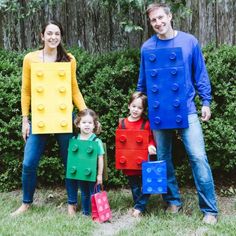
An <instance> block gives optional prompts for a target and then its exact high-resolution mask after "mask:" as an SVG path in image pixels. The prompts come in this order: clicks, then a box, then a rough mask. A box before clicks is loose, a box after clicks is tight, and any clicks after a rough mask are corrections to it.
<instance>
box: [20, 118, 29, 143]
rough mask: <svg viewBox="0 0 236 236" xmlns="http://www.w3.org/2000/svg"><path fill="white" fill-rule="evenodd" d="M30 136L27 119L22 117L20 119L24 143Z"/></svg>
mask: <svg viewBox="0 0 236 236" xmlns="http://www.w3.org/2000/svg"><path fill="white" fill-rule="evenodd" d="M29 134H30V124H29V120H28V117H23V119H22V137H23V139H24V141H25V142H26V139H27V138H28V137H29Z"/></svg>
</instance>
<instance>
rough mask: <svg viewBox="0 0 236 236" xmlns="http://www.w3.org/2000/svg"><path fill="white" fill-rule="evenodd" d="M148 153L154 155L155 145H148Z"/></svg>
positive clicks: (155, 151) (155, 152)
mask: <svg viewBox="0 0 236 236" xmlns="http://www.w3.org/2000/svg"><path fill="white" fill-rule="evenodd" d="M148 153H149V155H155V154H157V150H156V147H155V146H153V145H150V146H148Z"/></svg>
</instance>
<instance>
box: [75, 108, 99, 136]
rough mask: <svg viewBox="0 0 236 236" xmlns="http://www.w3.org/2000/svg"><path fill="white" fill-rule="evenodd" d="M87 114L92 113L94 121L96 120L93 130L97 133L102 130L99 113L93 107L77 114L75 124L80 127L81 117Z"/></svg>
mask: <svg viewBox="0 0 236 236" xmlns="http://www.w3.org/2000/svg"><path fill="white" fill-rule="evenodd" d="M87 115H90V116H91V117H92V118H93V122H94V130H93V132H94V133H95V134H99V133H100V132H101V124H100V122H99V121H98V116H97V114H96V113H95V111H93V110H92V109H84V110H82V111H80V112H79V113H78V114H77V116H76V118H75V121H74V124H75V126H76V127H78V126H79V123H80V120H81V118H82V117H84V116H87Z"/></svg>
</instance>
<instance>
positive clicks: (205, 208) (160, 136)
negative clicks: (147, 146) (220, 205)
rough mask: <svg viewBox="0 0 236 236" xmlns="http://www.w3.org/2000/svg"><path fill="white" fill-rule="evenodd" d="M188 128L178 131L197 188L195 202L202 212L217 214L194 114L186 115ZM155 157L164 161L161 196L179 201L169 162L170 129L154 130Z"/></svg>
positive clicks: (201, 137) (169, 201)
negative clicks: (164, 189) (165, 179)
mask: <svg viewBox="0 0 236 236" xmlns="http://www.w3.org/2000/svg"><path fill="white" fill-rule="evenodd" d="M188 121H189V128H187V129H180V130H179V134H180V136H181V138H182V141H183V143H184V146H185V149H186V152H187V154H188V156H189V160H190V165H191V167H192V172H193V177H194V181H195V185H196V188H197V192H198V198H199V206H200V209H201V211H202V212H203V214H211V215H217V213H218V210H217V203H216V195H215V190H214V182H213V178H212V173H211V168H210V166H209V163H208V160H207V156H206V152H205V145H204V140H203V134H202V128H201V125H200V122H199V119H198V116H197V114H191V115H189V116H188ZM153 134H154V138H155V140H156V143H157V156H158V159H159V160H166V162H167V194H163V199H164V201H166V202H167V203H168V204H169V205H177V206H180V205H182V202H181V200H180V194H179V188H178V184H177V181H176V177H175V170H174V166H173V162H172V134H173V130H154V131H153Z"/></svg>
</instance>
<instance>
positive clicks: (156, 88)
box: [152, 85, 159, 93]
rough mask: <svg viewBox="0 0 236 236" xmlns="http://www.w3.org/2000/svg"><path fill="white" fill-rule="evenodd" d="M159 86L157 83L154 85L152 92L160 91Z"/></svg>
mask: <svg viewBox="0 0 236 236" xmlns="http://www.w3.org/2000/svg"><path fill="white" fill-rule="evenodd" d="M158 90H159V89H158V87H157V85H153V87H152V92H153V93H157V92H158Z"/></svg>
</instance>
